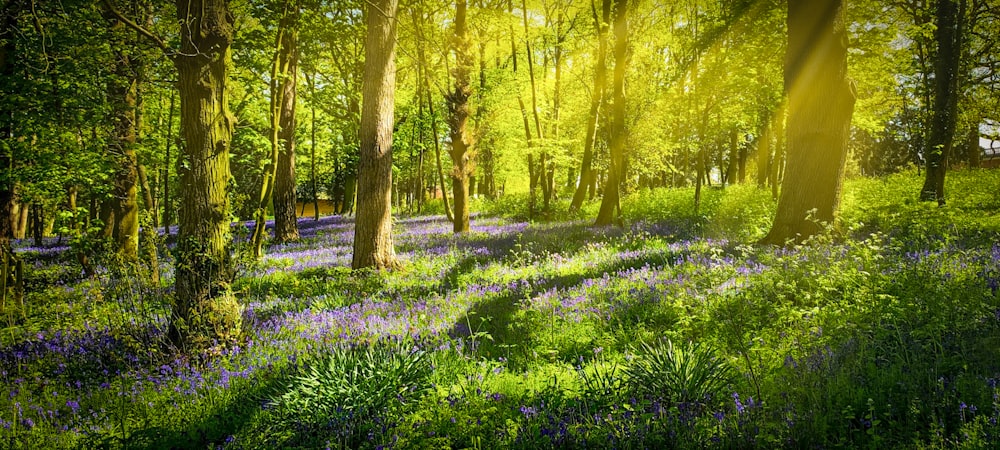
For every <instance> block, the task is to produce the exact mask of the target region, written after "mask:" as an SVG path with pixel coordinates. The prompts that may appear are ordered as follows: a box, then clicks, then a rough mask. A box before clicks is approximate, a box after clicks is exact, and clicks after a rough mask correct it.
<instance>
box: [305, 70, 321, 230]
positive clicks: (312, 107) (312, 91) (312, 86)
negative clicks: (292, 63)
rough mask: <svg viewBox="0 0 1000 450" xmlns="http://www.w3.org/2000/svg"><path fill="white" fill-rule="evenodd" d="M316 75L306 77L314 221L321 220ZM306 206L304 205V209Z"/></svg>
mask: <svg viewBox="0 0 1000 450" xmlns="http://www.w3.org/2000/svg"><path fill="white" fill-rule="evenodd" d="M315 76H316V74H315V73H313V74H311V75H310V76H307V77H306V81H307V82H308V83H309V98H310V99H311V101H310V102H309V112H310V113H311V116H312V117H311V119H312V120H311V121H310V127H309V132H310V134H311V139H310V140H311V143H310V147H309V185H310V189H311V190H312V198H313V220H319V189H317V182H316V80H315ZM304 206H305V205H303V207H304Z"/></svg>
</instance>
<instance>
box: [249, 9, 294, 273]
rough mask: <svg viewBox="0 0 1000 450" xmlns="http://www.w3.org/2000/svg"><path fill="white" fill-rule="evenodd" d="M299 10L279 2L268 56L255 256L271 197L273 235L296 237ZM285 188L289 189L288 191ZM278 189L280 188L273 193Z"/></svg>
mask: <svg viewBox="0 0 1000 450" xmlns="http://www.w3.org/2000/svg"><path fill="white" fill-rule="evenodd" d="M298 14H299V5H298V2H297V1H295V0H284V1H283V2H282V10H281V17H280V19H279V20H278V30H277V36H276V38H275V43H274V45H275V48H274V57H273V59H272V60H271V107H270V112H269V116H270V121H271V130H270V141H271V155H270V158H269V162H268V164H267V166H266V167H265V169H264V174H263V177H262V180H261V186H260V194H259V195H258V197H257V209H256V210H255V211H254V219H255V221H256V225H255V226H254V231H253V236H252V237H251V242H252V244H253V255H254V257H255V258H260V257H261V256H262V255H263V248H264V238H265V236H266V235H267V228H266V219H267V207H268V205H270V204H272V200H273V204H274V234H275V239H276V240H277V241H285V240H290V239H295V238H297V237H298V228H297V226H296V223H295V81H296V77H295V72H296V70H297V69H296V68H297V59H298V58H297V50H296V45H295V44H296V41H297V37H296V30H295V28H296V26H297V22H298ZM289 177H290V178H289ZM288 189H291V191H292V192H291V194H290V195H289V193H288V192H287V190H288ZM279 190H282V192H280V193H277V195H276V192H277V191H279ZM289 200H290V201H291V202H292V204H291V205H290V206H289V205H288V204H287V202H288V201H289ZM289 215H290V216H291V217H289ZM279 216H280V219H279ZM279 221H280V222H281V225H280V227H279ZM279 228H280V230H279Z"/></svg>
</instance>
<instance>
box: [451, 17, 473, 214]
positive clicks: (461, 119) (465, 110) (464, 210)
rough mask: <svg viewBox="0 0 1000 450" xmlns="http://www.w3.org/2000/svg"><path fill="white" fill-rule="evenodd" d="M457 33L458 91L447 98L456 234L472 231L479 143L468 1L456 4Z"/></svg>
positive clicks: (456, 67) (456, 86) (453, 45)
mask: <svg viewBox="0 0 1000 450" xmlns="http://www.w3.org/2000/svg"><path fill="white" fill-rule="evenodd" d="M455 5H456V7H455V34H454V35H453V36H452V49H453V51H454V52H455V67H454V69H453V71H452V75H453V76H454V77H455V85H454V88H453V89H452V91H451V92H450V93H448V95H447V96H446V100H447V101H448V115H449V118H448V127H449V128H450V130H451V136H450V137H451V150H450V151H449V152H448V153H449V155H450V156H451V161H452V170H451V187H452V190H453V195H452V198H453V199H454V200H455V217H454V220H453V221H452V223H453V224H454V227H453V229H454V231H455V232H456V233H467V232H468V231H469V177H470V176H472V172H473V170H474V165H473V161H474V158H475V142H474V138H473V133H472V132H470V131H469V130H468V126H469V116H470V115H471V114H470V113H471V111H470V109H471V108H470V106H469V98H471V97H472V81H471V72H472V65H473V63H474V62H475V61H474V58H473V56H472V41H471V36H470V35H469V30H468V27H467V23H466V13H467V11H466V10H467V5H466V0H456V2H455Z"/></svg>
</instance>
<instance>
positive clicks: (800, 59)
mask: <svg viewBox="0 0 1000 450" xmlns="http://www.w3.org/2000/svg"><path fill="white" fill-rule="evenodd" d="M846 76H847V30H846V27H845V23H844V2H843V0H822V1H819V2H817V1H812V0H792V1H790V2H789V5H788V54H787V56H786V59H785V90H786V92H787V95H788V127H787V133H788V162H787V166H786V169H785V170H786V172H785V179H784V182H783V183H784V185H783V186H782V190H781V194H780V198H779V200H778V209H777V212H776V213H775V218H774V223H773V225H772V227H771V230H770V231H769V232H768V234H767V236H765V237H764V239H763V240H762V242H763V243H769V244H778V245H783V244H785V243H786V242H788V241H795V242H799V241H802V240H804V239H806V238H808V237H809V236H812V235H814V234H816V233H819V232H820V231H822V230H823V227H824V225H823V224H822V223H823V222H826V223H831V224H832V223H833V220H834V218H835V214H836V210H837V205H838V203H839V200H840V188H841V178H842V172H843V168H844V160H845V158H846V155H847V138H848V132H849V128H850V124H851V115H852V114H853V111H854V100H855V93H854V87H853V85H852V83H851V81H850V80H848V79H847V78H846Z"/></svg>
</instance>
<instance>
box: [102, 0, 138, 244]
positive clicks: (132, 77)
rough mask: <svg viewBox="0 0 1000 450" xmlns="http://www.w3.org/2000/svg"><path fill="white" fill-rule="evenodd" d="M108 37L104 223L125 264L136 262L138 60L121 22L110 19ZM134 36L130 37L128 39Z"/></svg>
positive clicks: (132, 39) (131, 40) (133, 41)
mask: <svg viewBox="0 0 1000 450" xmlns="http://www.w3.org/2000/svg"><path fill="white" fill-rule="evenodd" d="M107 18H108V19H109V20H110V21H111V35H112V38H113V42H112V49H113V51H114V67H113V68H112V71H113V73H114V76H113V77H111V78H110V79H109V81H108V97H109V100H110V103H111V111H112V112H111V115H112V116H111V122H112V126H111V128H112V136H111V139H110V142H109V143H108V152H109V153H110V155H111V159H112V160H113V161H114V163H115V166H116V167H115V174H114V179H113V181H112V189H111V198H110V199H109V200H108V203H109V204H108V206H107V207H108V208H109V209H110V210H111V211H110V214H109V215H108V216H109V217H107V219H109V222H105V227H107V228H106V230H107V231H108V232H109V234H110V237H111V240H112V242H111V244H112V248H111V249H112V251H114V252H115V253H116V254H117V255H118V256H120V257H121V258H123V259H124V260H126V261H131V262H137V261H138V259H139V203H138V198H137V190H138V189H137V187H138V186H137V185H138V178H139V173H138V163H137V160H136V153H135V147H136V104H137V96H138V89H139V83H140V80H139V56H138V55H137V52H136V50H135V46H136V42H135V38H134V37H131V36H130V35H131V33H128V30H127V29H126V26H125V24H124V23H123V22H121V21H120V20H118V19H117V18H115V17H114V16H113V15H110V14H109V15H108V17H107ZM132 36H134V35H132Z"/></svg>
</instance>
